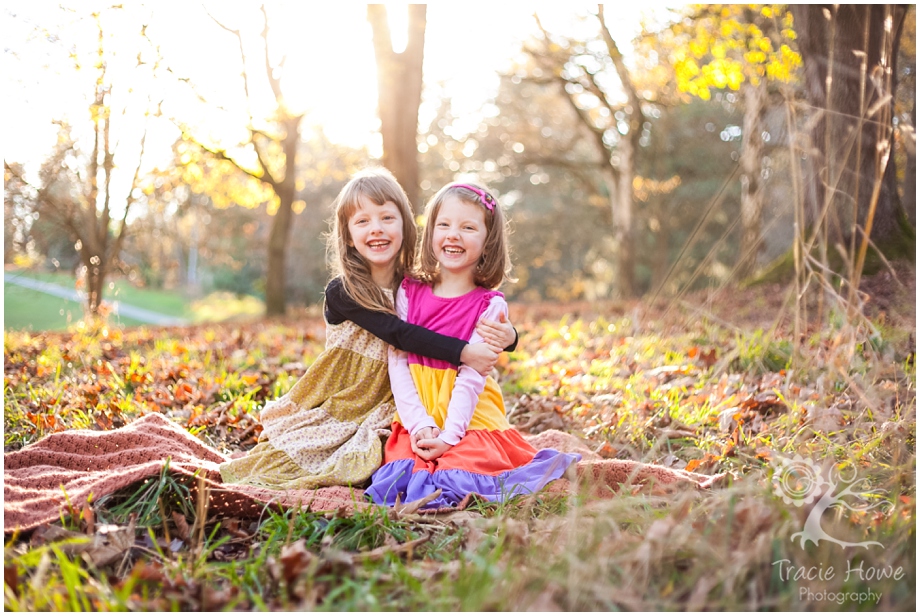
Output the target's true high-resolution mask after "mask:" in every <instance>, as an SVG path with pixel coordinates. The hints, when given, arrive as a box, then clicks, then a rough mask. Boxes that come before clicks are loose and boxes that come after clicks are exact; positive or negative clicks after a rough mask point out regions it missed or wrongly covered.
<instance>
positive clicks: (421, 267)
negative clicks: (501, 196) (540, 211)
mask: <svg viewBox="0 0 920 616" xmlns="http://www.w3.org/2000/svg"><path fill="white" fill-rule="evenodd" d="M468 187H475V188H476V189H478V190H480V191H482V193H483V194H482V195H480V194H477V192H476V191H473V190H471V189H470V188H468ZM451 196H452V197H456V198H458V199H460V200H461V201H464V202H466V203H469V204H471V205H476V206H478V207H481V208H482V210H483V213H484V214H485V220H486V241H485V243H484V244H483V247H482V256H481V257H480V258H479V263H478V264H477V265H476V270H475V272H474V274H473V279H474V281H475V282H476V285H477V286H480V287H485V288H486V289H497V288H498V287H499V286H501V284H502V283H503V282H505V281H508V282H515V279H514V278H511V275H510V274H511V257H510V254H509V250H508V242H507V240H506V239H505V238H506V236H507V235H509V230H508V222H507V220H506V219H505V215H504V213H503V212H502V208H501V206H500V205H498V201H497V200H496V199H494V197H493V196H492V193H491V191H489V189H487V188H486V187H484V186H482V185H481V184H477V183H475V182H467V183H466V184H465V185H460V184H448V185H447V186H445V187H444V188H442V189H441V190H439V191H438V192H437V193H435V195H434V196H433V197H432V198H431V200H430V201H428V205H426V206H425V231H424V235H423V237H422V247H421V249H420V251H419V253H420V254H419V264H418V268H417V275H418V276H419V278H421V279H422V280H425V281H426V282H428V283H430V284H434V283H436V282H437V281H438V280H439V279H440V276H441V272H440V269H441V268H440V264H439V263H438V259H437V257H435V253H434V247H433V246H432V237H433V235H434V221H435V220H436V219H437V217H438V212H439V211H440V210H441V205H442V204H443V203H444V200H445V199H446V198H447V197H451ZM487 200H491V203H490V204H491V205H492V208H491V209H489V207H488V205H486V202H487Z"/></svg>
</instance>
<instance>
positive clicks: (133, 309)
mask: <svg viewBox="0 0 920 616" xmlns="http://www.w3.org/2000/svg"><path fill="white" fill-rule="evenodd" d="M3 282H7V283H9V284H15V285H18V286H20V287H25V288H27V289H34V290H35V291H40V292H42V293H47V294H48V295H54V296H56V297H63V298H64V299H69V300H70V301H73V302H77V303H82V302H83V298H82V297H80V294H78V293H77V292H76V291H75V290H74V289H68V288H67V287H62V286H61V285H57V284H54V283H51V282H44V281H42V280H35V279H34V278H26V277H24V276H20V275H18V274H11V273H9V272H4V273H3ZM111 304H112V306H113V310H112V312H113V313H114V314H118V315H121V316H123V317H129V318H132V319H137V320H138V321H143V322H144V323H150V324H152V325H185V324H187V323H188V321H186V320H185V319H183V318H180V317H173V316H169V315H166V314H162V313H160V312H154V311H152V310H147V309H146V308H140V307H138V306H132V305H130V304H125V303H124V302H111Z"/></svg>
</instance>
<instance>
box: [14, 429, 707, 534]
mask: <svg viewBox="0 0 920 616" xmlns="http://www.w3.org/2000/svg"><path fill="white" fill-rule="evenodd" d="M530 440H531V443H532V444H533V445H534V447H536V448H537V449H542V448H545V447H549V448H553V449H556V450H558V451H565V452H571V453H581V454H582V456H583V461H582V462H580V463H579V464H578V467H577V469H576V472H575V474H574V475H575V481H576V482H577V483H578V484H579V485H580V484H584V485H586V486H587V487H588V489H589V490H590V491H591V494H592V495H594V496H597V497H605V496H611V495H613V494H614V493H616V492H617V491H618V490H620V489H621V487H622V486H623V485H637V486H638V485H645V484H648V483H654V484H656V485H659V486H670V487H680V486H689V487H699V488H707V487H711V486H712V484H713V482H714V481H715V480H716V479H718V478H719V477H720V476H706V475H700V474H697V473H688V472H685V471H680V470H676V469H670V468H665V467H661V466H654V465H649V464H642V463H639V462H633V461H629V460H600V459H599V458H598V456H596V455H595V454H593V453H592V452H590V451H589V450H587V449H586V448H585V447H584V446H583V445H582V444H581V442H580V441H578V439H576V438H574V437H572V436H570V435H568V434H565V433H563V432H558V431H555V430H550V431H547V432H544V433H542V434H539V435H536V436H534V437H530ZM226 460H227V457H226V456H225V455H223V454H221V453H220V452H218V451H217V450H215V449H213V448H211V447H208V446H207V445H205V444H204V443H202V442H201V441H200V440H198V439H197V438H195V437H194V436H192V435H190V434H189V433H188V432H187V431H186V430H184V429H183V428H181V427H180V426H178V425H177V424H175V423H173V422H172V421H170V420H168V419H166V418H165V417H164V416H162V415H160V414H157V413H151V414H149V415H145V416H143V417H141V418H140V419H138V420H136V421H134V422H132V423H130V424H129V425H127V426H125V427H123V428H119V429H117V430H110V431H106V432H98V431H93V430H71V431H68V432H60V433H57V434H52V435H49V436H46V437H45V438H43V439H41V440H40V441H38V442H36V443H34V444H32V445H29V446H28V447H25V448H23V449H22V450H20V451H16V452H12V453H8V454H5V455H4V472H3V500H4V502H3V513H4V516H3V529H4V532H6V533H9V532H12V531H14V530H16V529H17V528H18V529H20V530H30V529H33V528H35V527H37V526H39V525H41V524H45V523H48V522H51V521H53V520H56V519H59V517H60V515H61V512H62V510H64V509H65V508H66V507H67V504H68V501H69V503H70V505H71V506H73V507H75V508H76V509H77V510H79V509H81V508H82V506H83V504H85V503H86V502H87V499H88V498H90V497H91V496H92V498H93V499H98V498H99V497H101V496H103V495H107V494H112V493H113V492H115V491H117V490H120V489H121V488H124V487H127V486H129V485H131V484H133V483H135V482H137V481H140V480H143V479H146V478H149V477H156V476H158V475H159V474H160V472H161V471H162V469H163V467H164V465H165V464H166V463H167V461H168V463H169V469H170V470H171V471H172V472H175V473H179V474H184V475H187V476H199V477H201V478H202V481H203V482H204V483H205V485H206V486H207V488H208V494H209V509H208V511H209V514H210V515H215V514H216V515H224V516H227V517H241V518H254V517H258V516H259V515H261V514H262V513H263V511H264V510H265V509H266V507H274V508H278V509H280V508H289V507H301V508H303V509H309V510H311V511H339V512H341V513H342V514H347V513H349V512H351V511H354V510H355V509H358V508H365V507H370V506H373V505H371V504H369V503H367V502H365V501H364V499H363V492H362V491H361V490H358V489H353V488H349V487H344V486H336V487H327V488H319V489H316V490H285V491H277V490H268V489H265V488H257V487H254V486H245V485H235V484H224V483H222V482H221V478H220V472H219V470H218V465H219V464H220V463H221V462H224V461H226ZM572 487H573V486H572V485H571V484H570V483H569V482H568V481H567V480H564V479H560V480H557V481H556V482H553V484H551V485H550V486H549V487H548V488H547V490H549V491H553V492H558V491H566V490H569V489H571V488H572ZM465 502H466V501H465ZM464 504H465V503H461V507H463V506H464Z"/></svg>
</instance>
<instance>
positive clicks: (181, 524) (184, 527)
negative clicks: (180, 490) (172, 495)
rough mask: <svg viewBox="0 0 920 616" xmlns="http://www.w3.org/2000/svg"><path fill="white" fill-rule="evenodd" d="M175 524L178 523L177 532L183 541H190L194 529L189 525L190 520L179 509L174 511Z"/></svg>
mask: <svg viewBox="0 0 920 616" xmlns="http://www.w3.org/2000/svg"><path fill="white" fill-rule="evenodd" d="M172 520H173V524H175V525H176V534H177V535H178V536H179V538H180V539H182V540H183V541H186V542H187V541H188V540H189V537H190V536H191V532H192V529H191V528H190V527H189V525H188V522H187V521H186V519H185V516H184V515H182V514H181V513H179V512H178V511H173V512H172Z"/></svg>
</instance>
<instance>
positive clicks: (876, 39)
mask: <svg viewBox="0 0 920 616" xmlns="http://www.w3.org/2000/svg"><path fill="white" fill-rule="evenodd" d="M792 13H793V16H794V18H795V28H796V32H797V33H798V36H797V39H798V41H799V44H800V51H801V53H802V59H803V62H804V68H805V88H806V97H807V100H808V103H809V105H810V106H811V107H812V109H813V114H815V116H814V123H813V125H814V127H813V129H812V133H811V138H812V143H811V148H810V149H809V150H808V157H809V159H810V160H809V163H810V165H809V166H810V169H809V171H808V177H807V178H806V181H807V182H808V183H809V184H810V186H808V187H807V188H806V199H808V200H809V201H807V204H808V207H807V208H806V211H807V212H808V214H809V218H810V219H809V220H808V221H807V222H808V223H809V224H810V225H813V224H815V223H818V222H820V221H821V219H820V216H821V212H822V211H823V210H824V208H825V206H827V229H828V241H829V243H830V245H834V244H837V243H842V244H844V245H847V244H850V245H852V244H851V242H853V241H859V240H860V239H861V234H860V232H859V231H857V230H856V229H857V226H858V227H860V228H861V229H863V230H865V229H871V231H870V236H871V237H872V239H873V240H875V241H876V242H877V243H883V242H884V241H885V240H888V239H891V238H892V237H893V236H896V235H897V234H899V225H898V216H899V213H900V211H899V203H898V199H897V191H896V185H895V176H894V164H893V163H892V158H893V157H892V156H890V152H891V145H892V143H891V140H892V135H893V123H892V117H893V108H894V97H893V96H892V95H893V93H894V89H895V85H896V83H895V79H896V72H895V65H894V64H895V59H896V57H897V56H896V52H897V49H898V40H899V38H900V33H901V25H902V23H903V20H904V16H905V14H906V9H905V7H904V6H901V5H795V6H793V7H792ZM887 20H890V21H889V25H888V28H887V30H886V21H887ZM863 64H864V66H863ZM889 97H890V98H889ZM811 199H813V201H811Z"/></svg>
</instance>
